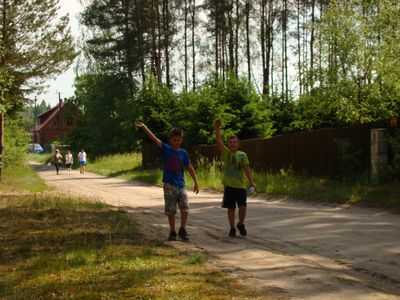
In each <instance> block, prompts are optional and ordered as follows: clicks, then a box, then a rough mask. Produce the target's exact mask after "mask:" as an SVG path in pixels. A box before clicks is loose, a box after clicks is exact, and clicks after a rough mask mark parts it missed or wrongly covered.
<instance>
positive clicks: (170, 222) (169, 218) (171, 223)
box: [168, 215, 175, 231]
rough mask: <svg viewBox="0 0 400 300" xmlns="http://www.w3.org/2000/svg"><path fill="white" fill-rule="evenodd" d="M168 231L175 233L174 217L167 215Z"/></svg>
mask: <svg viewBox="0 0 400 300" xmlns="http://www.w3.org/2000/svg"><path fill="white" fill-rule="evenodd" d="M168 223H169V229H170V230H171V231H175V215H168Z"/></svg>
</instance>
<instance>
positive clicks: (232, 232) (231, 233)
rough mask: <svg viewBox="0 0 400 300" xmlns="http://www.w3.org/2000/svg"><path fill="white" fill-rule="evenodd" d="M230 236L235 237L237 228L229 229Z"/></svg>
mask: <svg viewBox="0 0 400 300" xmlns="http://www.w3.org/2000/svg"><path fill="white" fill-rule="evenodd" d="M229 236H230V237H235V236H236V229H235V228H231V230H229Z"/></svg>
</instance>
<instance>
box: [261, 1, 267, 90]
mask: <svg viewBox="0 0 400 300" xmlns="http://www.w3.org/2000/svg"><path fill="white" fill-rule="evenodd" d="M265 2H266V0H262V1H261V28H260V31H261V32H260V41H261V61H262V69H263V94H264V95H268V87H267V84H268V83H267V82H266V79H267V76H266V72H267V63H266V47H265V46H266V45H265V43H266V42H265V41H266V38H265V34H266V23H267V22H266V16H265V4H266V3H265Z"/></svg>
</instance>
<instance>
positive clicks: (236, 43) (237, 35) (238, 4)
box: [235, 0, 240, 78]
mask: <svg viewBox="0 0 400 300" xmlns="http://www.w3.org/2000/svg"><path fill="white" fill-rule="evenodd" d="M239 8H240V3H239V0H236V28H235V77H236V78H238V77H239V27H240V9H239Z"/></svg>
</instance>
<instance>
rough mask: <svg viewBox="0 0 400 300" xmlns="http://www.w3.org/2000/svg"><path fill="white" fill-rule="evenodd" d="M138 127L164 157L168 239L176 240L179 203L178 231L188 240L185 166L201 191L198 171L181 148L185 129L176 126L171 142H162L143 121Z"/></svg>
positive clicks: (195, 190) (195, 189)
mask: <svg viewBox="0 0 400 300" xmlns="http://www.w3.org/2000/svg"><path fill="white" fill-rule="evenodd" d="M135 126H136V127H137V128H142V129H143V130H144V132H145V133H146V134H147V136H148V137H149V138H150V139H151V140H152V141H153V142H154V143H155V144H156V145H157V147H158V148H160V149H161V154H162V157H163V165H164V171H163V182H164V200H165V214H166V215H167V216H168V222H169V227H170V229H171V231H170V233H169V237H168V239H169V240H170V241H175V240H176V231H175V214H176V206H177V205H178V207H179V210H180V212H181V227H180V229H179V231H178V235H179V237H180V238H181V239H182V240H184V241H188V238H187V232H186V229H185V226H186V221H187V218H188V213H189V202H188V197H187V194H186V190H185V179H184V167H186V168H187V170H188V171H189V173H190V175H191V176H192V178H193V181H194V192H195V193H196V194H197V193H198V192H199V185H198V182H197V175H196V171H195V170H194V168H193V166H192V164H191V163H190V160H189V155H188V153H187V151H186V150H185V149H182V148H181V145H182V141H183V130H182V129H179V128H174V129H172V130H171V132H170V135H169V144H165V143H163V142H161V141H160V140H159V139H158V138H157V137H156V136H155V135H154V134H153V133H152V132H151V131H150V129H148V128H147V126H146V125H145V124H144V123H142V122H135Z"/></svg>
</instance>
